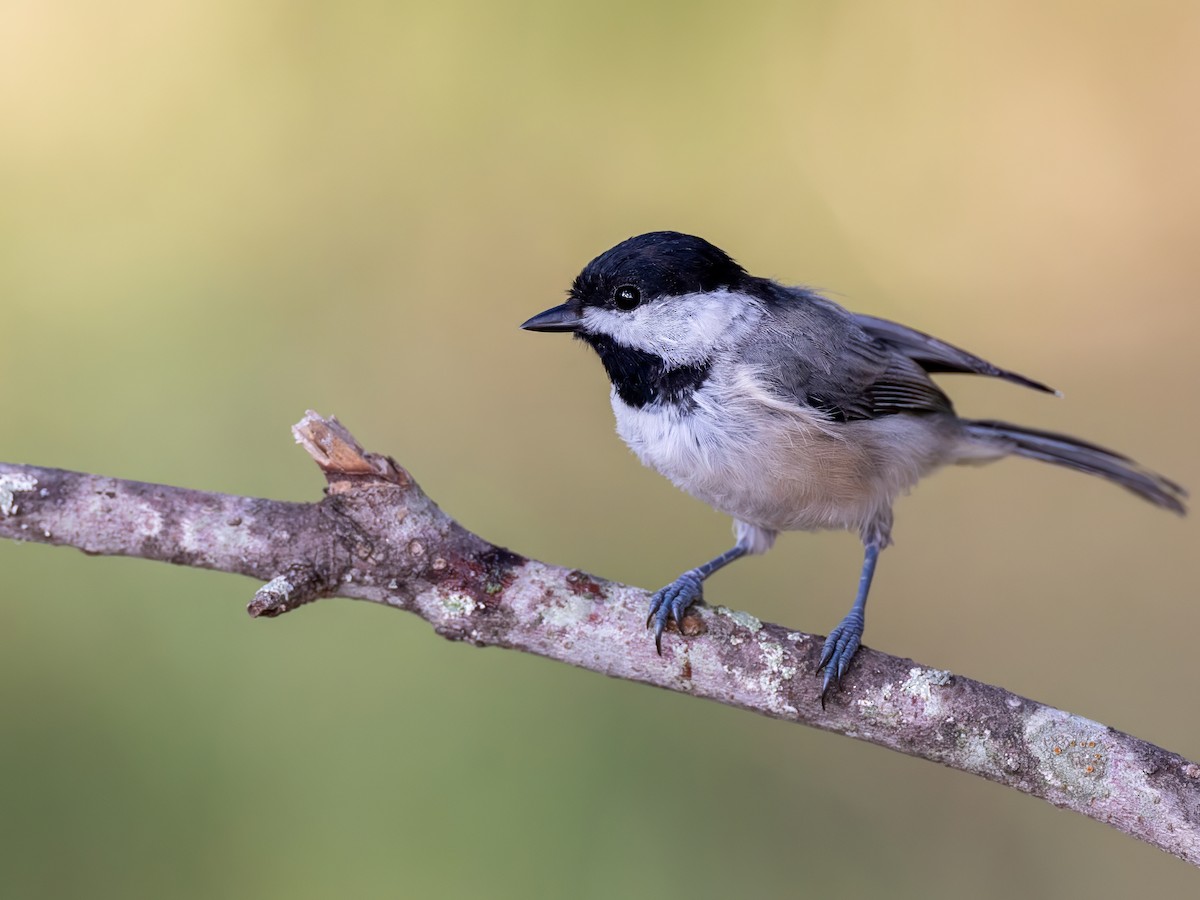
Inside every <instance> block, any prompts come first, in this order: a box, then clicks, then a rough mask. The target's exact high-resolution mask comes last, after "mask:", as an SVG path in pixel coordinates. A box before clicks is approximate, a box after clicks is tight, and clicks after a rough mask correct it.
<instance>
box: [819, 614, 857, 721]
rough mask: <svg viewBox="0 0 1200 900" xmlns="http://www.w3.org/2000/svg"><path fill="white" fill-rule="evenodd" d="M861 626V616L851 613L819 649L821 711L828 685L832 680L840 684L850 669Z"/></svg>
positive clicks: (823, 706)
mask: <svg viewBox="0 0 1200 900" xmlns="http://www.w3.org/2000/svg"><path fill="white" fill-rule="evenodd" d="M863 625H864V622H863V618H862V615H861V614H858V613H856V612H854V611H851V613H850V614H849V615H848V616H846V618H844V619H842V621H841V622H840V623H839V624H838V627H837V628H835V629H833V631H831V632H829V637H827V638H826V639H825V646H824V647H823V648H822V649H821V662H820V663H819V664H818V665H817V671H818V672H820V671H821V670H824V671H825V678H824V680H823V681H822V682H821V709H824V708H825V695H826V694H827V693H829V686H830V684H832V683H833V681H834V679H836V680H837V683H838V684H839V685H840V684H841V683H842V676H843V675H845V674H846V670H847V669H848V668H849V667H850V660H852V659H853V658H854V654H855V653H857V652H858V647H859V642H860V640H861V639H862V633H863Z"/></svg>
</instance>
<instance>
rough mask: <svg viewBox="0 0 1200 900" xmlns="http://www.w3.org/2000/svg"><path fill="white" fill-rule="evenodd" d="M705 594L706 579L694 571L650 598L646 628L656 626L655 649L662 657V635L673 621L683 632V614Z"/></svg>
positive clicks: (683, 575) (684, 574)
mask: <svg viewBox="0 0 1200 900" xmlns="http://www.w3.org/2000/svg"><path fill="white" fill-rule="evenodd" d="M703 594H704V579H703V578H701V577H700V575H699V573H697V572H696V571H695V570H694V569H693V570H690V571H687V572H684V573H683V574H682V575H680V576H679V577H678V578H676V579H675V580H674V581H672V582H671V583H670V584H668V585H667V586H666V587H664V588H660V589H659V590H657V591H655V592H654V595H653V596H652V597H651V598H650V615H649V616H647V617H646V627H647V628H649V627H650V626H651V625H653V626H654V647H655V649H656V650H658V655H659V656H662V633H663V629H664V628H666V627H667V623H668V622H670V621H671V620H672V619H673V620H674V621H675V624H676V625H678V626H680V631H682V630H683V628H682V623H683V614H684V613H685V612H686V611H687V608H688V607H689V606H691V605H692V604H693V603H696V602H698V601H700V600H701V598H702V596H703Z"/></svg>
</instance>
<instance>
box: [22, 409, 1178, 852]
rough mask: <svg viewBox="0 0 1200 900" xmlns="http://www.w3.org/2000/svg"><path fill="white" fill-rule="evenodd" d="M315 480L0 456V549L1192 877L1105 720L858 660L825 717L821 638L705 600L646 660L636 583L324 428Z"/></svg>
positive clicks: (948, 677)
mask: <svg viewBox="0 0 1200 900" xmlns="http://www.w3.org/2000/svg"><path fill="white" fill-rule="evenodd" d="M293 431H294V433H295V435H296V439H297V441H298V442H299V443H300V444H301V445H302V446H303V447H304V448H305V450H306V451H308V453H309V454H310V455H311V456H312V457H313V459H314V460H315V461H316V462H317V464H318V465H319V466H320V467H321V469H322V470H323V471H324V473H325V476H326V480H327V482H328V486H327V488H326V495H325V497H324V499H322V500H320V501H319V502H315V503H287V502H283V501H277V500H262V499H256V498H250V497H233V496H227V495H223V494H213V493H205V492H201V491H193V490H188V489H185V488H176V487H168V486H165V485H155V484H144V483H141V482H135V481H124V480H120V479H113V478H104V477H101V476H97V475H86V474H81V473H77V472H67V471H63V470H60V469H46V468H39V467H36V466H21V465H10V464H0V537H4V538H9V539H12V540H18V541H36V542H38V543H44V544H57V545H64V546H71V547H77V548H78V549H80V550H82V551H83V552H85V553H89V554H97V555H107V556H137V557H143V558H146V559H156V560H161V561H163V562H170V563H175V564H177V565H185V566H193V567H198V568H204V569H214V570H217V571H222V572H236V573H239V574H242V575H249V576H251V577H252V578H256V579H258V580H260V581H262V582H264V585H263V587H261V588H260V589H259V590H258V591H257V593H256V594H255V595H254V598H253V599H252V600H251V601H250V603H249V606H248V611H249V613H250V615H252V616H256V617H272V616H277V615H281V614H282V613H285V612H289V611H291V610H293V609H295V608H296V607H298V606H300V605H302V604H304V603H308V602H312V601H314V600H317V599H319V598H322V597H334V596H338V597H351V598H354V599H358V600H370V601H372V602H375V603H383V604H385V605H388V606H394V607H397V608H399V609H404V610H408V611H410V612H413V613H416V614H417V615H419V616H420V617H421V618H423V619H425V620H426V621H427V622H429V623H430V624H431V625H432V626H433V628H434V630H435V631H437V633H438V634H440V635H442V636H443V637H445V638H448V639H450V640H456V641H469V642H471V643H473V644H475V645H477V646H481V647H483V646H497V647H506V648H510V649H514V650H521V651H524V652H527V653H536V654H538V655H540V656H546V657H549V658H551V659H557V660H560V661H562V662H566V663H570V664H572V665H575V666H579V667H581V668H585V669H592V670H594V671H597V672H602V673H604V674H606V675H611V676H613V677H616V678H625V679H629V680H632V681H640V682H644V683H646V684H652V685H656V686H658V687H662V688H667V689H668V690H673V691H678V692H680V693H685V694H692V695H694V696H697V697H704V698H706V699H709V700H716V701H718V702H721V703H726V704H729V705H731V706H737V707H741V708H743V709H748V710H753V711H754V712H758V713H762V714H764V715H768V716H772V717H774V718H777V719H785V720H788V721H791V722H799V723H803V724H806V725H811V726H814V727H816V728H822V729H824V730H826V731H833V732H837V733H839V734H844V735H847V736H849V737H854V738H858V739H860V740H864V741H869V742H871V743H874V744H879V745H881V746H884V747H889V748H891V749H893V750H898V751H900V752H902V753H907V754H909V755H912V756H919V757H923V758H925V759H930V760H934V761H935V762H940V763H942V764H944V765H947V766H950V767H952V768H955V769H961V770H962V771H965V772H971V773H973V774H976V775H980V776H982V777H984V778H987V779H989V780H990V781H995V782H997V783H999V784H1004V785H1008V786H1009V787H1013V788H1016V789H1017V790H1020V791H1023V792H1025V793H1027V794H1032V795H1033V796H1035V797H1040V798H1042V799H1043V800H1046V801H1048V802H1050V803H1053V804H1054V805H1055V806H1059V807H1062V808H1065V809H1072V810H1075V811H1076V812H1079V813H1082V814H1083V815H1086V816H1089V817H1091V818H1093V819H1097V820H1098V821H1101V822H1105V823H1107V824H1109V825H1111V826H1113V827H1114V828H1117V829H1118V830H1120V831H1123V832H1125V833H1127V834H1130V835H1133V836H1134V837H1136V838H1139V839H1141V840H1143V841H1146V842H1148V843H1150V844H1153V845H1154V846H1156V847H1159V848H1161V849H1163V850H1166V851H1167V852H1168V853H1172V854H1174V855H1175V856H1178V857H1180V858H1182V859H1185V860H1187V861H1188V862H1190V863H1192V864H1193V865H1197V866H1200V766H1198V765H1196V764H1195V763H1193V762H1190V761H1188V760H1186V759H1184V758H1182V757H1180V756H1178V755H1177V754H1174V753H1170V752H1168V751H1166V750H1163V749H1162V748H1160V747H1156V746H1154V745H1153V744H1150V743H1147V742H1146V741H1143V740H1140V739H1138V738H1135V737H1133V736H1131V735H1128V734H1124V733H1122V732H1120V731H1117V730H1115V729H1113V728H1109V727H1108V726H1106V725H1102V724H1100V723H1098V722H1093V721H1090V720H1088V719H1084V718H1081V717H1080V716H1075V715H1072V714H1071V713H1068V712H1064V711H1062V710H1058V709H1054V708H1052V707H1049V706H1045V705H1043V704H1040V703H1037V702H1036V701H1033V700H1029V699H1026V698H1024V697H1019V696H1017V695H1016V694H1012V693H1009V692H1008V691H1005V690H1003V689H1002V688H999V687H994V686H992V685H987V684H982V683H980V682H977V681H972V680H970V679H968V678H963V677H961V676H958V675H952V674H950V673H949V672H943V671H939V670H936V669H930V668H927V667H924V666H920V665H917V664H916V663H914V662H913V661H912V660H908V659H899V658H897V657H893V656H888V655H887V654H884V653H880V652H878V651H875V650H871V649H868V648H865V647H864V648H863V649H861V650H860V651H859V652H858V654H857V656H855V658H854V661H853V663H852V664H851V666H850V671H849V672H848V673H847V675H846V677H845V679H844V680H843V683H842V687H841V690H840V691H837V692H835V693H834V694H833V695H832V696H831V697H830V698H829V703H828V708H827V709H825V710H822V708H821V704H820V696H819V695H820V683H821V682H820V680H819V679H818V678H817V677H816V666H817V663H818V660H819V657H820V650H821V645H822V640H821V638H820V637H818V636H814V635H810V634H804V633H801V632H795V631H790V630H788V629H785V628H783V627H781V626H779V625H771V624H767V623H763V622H760V621H759V620H758V619H755V618H754V617H753V616H750V615H748V614H746V613H741V612H734V611H732V610H729V609H726V608H724V607H715V608H710V607H700V608H697V609H693V610H692V611H690V612H689V613H688V615H687V616H686V617H685V618H684V622H683V632H684V636H683V637H680V636H679V635H678V634H677V633H675V631H674V626H672V635H671V636H670V637H669V639H668V640H666V641H664V643H663V655H662V656H661V657H659V656H657V655H656V654H655V652H654V642H653V641H651V640H649V639H648V638H647V636H646V632H645V629H644V627H643V626H644V621H645V611H646V604H647V601H648V598H647V595H646V593H645V592H644V591H641V590H638V589H636V588H631V587H626V586H624V585H620V584H616V583H614V582H609V581H605V580H603V579H600V578H595V577H593V576H591V575H587V574H585V573H583V572H579V571H572V570H568V569H564V568H560V567H557V566H550V565H546V564H544V563H540V562H537V561H535V560H530V559H526V558H524V557H522V556H519V555H518V554H516V553H513V552H511V551H509V550H506V549H504V548H502V547H497V546H495V545H494V544H491V543H489V542H487V541H485V540H484V539H482V538H480V537H479V536H477V535H475V534H472V533H471V532H469V531H467V530H466V529H464V528H463V527H462V526H460V525H459V524H458V523H456V522H454V521H453V520H452V519H450V518H449V517H448V516H447V515H445V514H444V513H443V512H442V511H441V510H440V509H439V508H438V507H437V506H436V504H434V503H433V501H432V500H430V499H429V498H428V497H427V496H426V495H425V493H424V492H423V491H422V490H421V489H420V487H418V486H417V484H416V482H415V481H413V479H412V478H411V477H410V476H409V475H408V473H407V472H405V471H404V469H402V468H401V467H400V466H399V465H397V464H396V463H395V461H394V460H392V459H390V458H388V457H385V456H379V455H376V454H372V453H367V452H366V451H364V450H363V449H362V448H361V447H360V446H359V445H358V444H357V442H356V441H355V440H354V438H353V437H352V436H351V435H350V434H349V432H347V431H346V430H345V429H344V428H343V427H342V426H341V425H340V424H339V423H338V422H337V420H336V419H329V420H326V419H322V418H321V417H320V416H318V415H316V414H315V413H311V412H310V413H309V414H308V415H306V416H305V418H304V419H303V420H302V421H301V422H300V423H299V424H298V425H296V426H295V428H294V429H293Z"/></svg>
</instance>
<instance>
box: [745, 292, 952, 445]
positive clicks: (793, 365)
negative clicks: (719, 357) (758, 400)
mask: <svg viewBox="0 0 1200 900" xmlns="http://www.w3.org/2000/svg"><path fill="white" fill-rule="evenodd" d="M770 317H771V321H770V324H769V325H767V326H765V327H763V328H762V329H760V331H759V332H758V334H757V335H756V336H755V338H754V339H753V341H752V342H750V343H749V344H748V345H747V346H746V347H744V348H743V358H744V360H745V361H746V362H747V363H748V364H749V365H751V366H752V367H753V368H754V369H755V371H756V372H757V373H759V377H760V378H761V379H762V381H763V383H764V385H765V386H766V387H767V388H768V389H769V390H771V391H772V392H773V393H775V394H776V395H777V396H780V397H782V398H784V399H787V400H789V401H792V402H798V403H800V404H802V405H804V406H809V407H813V408H816V409H819V410H821V411H823V412H825V413H827V414H828V415H829V416H830V418H832V419H834V420H835V421H841V422H849V421H855V420H862V419H876V418H880V417H882V416H890V415H896V414H898V413H951V414H952V413H953V412H954V407H953V405H952V404H951V403H950V399H949V398H948V397H947V396H946V395H945V394H944V393H942V391H941V389H939V388H938V386H937V385H936V384H934V383H933V381H932V380H931V379H930V378H929V375H928V374H927V373H926V371H925V369H924V368H923V367H922V366H921V365H920V364H919V363H918V362H917V361H916V360H914V359H913V358H912V357H910V356H908V355H907V354H905V353H904V352H902V351H901V350H900V349H899V348H896V347H893V346H892V345H891V344H889V343H887V342H885V341H882V340H880V339H879V338H877V337H875V336H874V335H872V334H871V333H870V332H869V331H868V330H867V329H865V328H864V327H863V326H862V325H861V324H860V323H859V322H858V321H857V320H856V317H854V316H853V315H851V314H850V313H849V312H847V311H846V310H844V309H842V308H841V307H840V306H838V305H837V304H835V303H832V302H830V301H828V300H825V299H824V298H823V297H819V296H818V295H816V294H811V293H809V292H807V291H801V290H799V289H791V290H789V292H788V296H787V298H786V299H785V300H784V301H783V302H781V303H777V304H772V307H771V311H770Z"/></svg>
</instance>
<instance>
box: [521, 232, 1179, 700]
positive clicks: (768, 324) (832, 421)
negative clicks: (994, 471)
mask: <svg viewBox="0 0 1200 900" xmlns="http://www.w3.org/2000/svg"><path fill="white" fill-rule="evenodd" d="M521 327H522V328H523V329H525V330H527V331H541V332H569V333H572V334H574V336H575V337H576V338H577V339H579V340H581V341H582V342H583V343H585V344H587V345H588V346H590V347H591V348H592V349H593V350H594V351H595V352H596V353H597V355H598V356H599V357H600V362H601V363H602V364H603V366H604V370H605V372H606V373H607V375H608V378H609V381H610V383H611V401H612V408H613V412H614V415H615V417H616V427H617V433H618V434H619V435H620V437H621V438H622V439H623V440H624V441H625V443H626V444H627V445H628V446H629V447H630V449H632V450H633V452H634V454H635V455H636V456H637V457H638V458H639V459H640V460H641V462H642V463H643V464H645V465H647V466H649V467H650V468H652V469H654V470H656V471H657V472H659V473H660V474H662V475H664V476H665V477H666V478H667V479H669V480H670V481H671V482H673V483H674V484H675V485H676V486H677V487H679V488H680V489H682V490H683V491H685V492H687V493H688V494H691V495H692V496H693V497H696V498H698V499H699V500H701V501H703V502H704V503H706V504H708V505H709V506H710V507H712V508H714V509H716V510H718V511H720V512H722V513H724V514H726V515H728V516H731V517H732V518H733V520H734V534H735V537H736V541H735V543H734V546H733V547H732V548H730V549H729V550H726V551H725V552H724V553H721V554H720V555H718V556H716V557H714V558H712V559H710V560H708V561H707V562H705V563H703V564H702V565H699V566H697V567H695V568H693V569H689V570H688V571H686V572H684V573H683V574H681V575H680V576H679V577H678V578H676V579H675V580H674V581H672V582H671V583H670V584H668V585H666V586H665V587H663V588H661V589H659V590H658V591H655V592H654V593H653V594H652V595H651V599H650V609H649V616H648V618H647V620H646V626H647V628H649V627H651V626H653V628H654V642H655V648H656V650H657V652H658V653H659V655H661V654H662V638H663V631H664V630H665V629H666V628H667V625H668V623H669V622H671V621H674V622H675V623H676V625H677V626H678V625H680V624H681V623H682V621H683V617H684V613H685V612H686V611H687V609H688V607H689V606H691V605H692V604H693V603H697V602H700V601H702V598H703V585H704V582H705V580H706V579H707V578H708V577H709V576H711V575H712V574H713V573H714V572H716V571H718V570H719V569H722V568H724V567H725V566H727V565H729V564H730V563H732V562H733V561H734V560H736V559H740V558H741V557H743V556H748V555H754V554H760V553H765V552H766V551H767V550H769V549H770V548H771V546H772V545H773V544H774V542H775V539H776V537H777V535H778V534H779V533H780V532H783V531H817V530H824V529H835V530H836V529H845V530H849V531H852V532H856V533H857V534H858V536H859V538H860V539H861V541H862V544H863V562H862V567H861V570H860V573H859V580H858V589H857V591H856V593H855V596H854V601H853V604H852V605H851V608H850V611H849V612H848V613H847V614H846V616H845V617H844V618H843V619H842V620H841V622H840V623H839V624H838V625H837V626H836V627H835V628H834V629H833V630H832V631H831V632H830V634H829V636H828V638H827V639H826V640H825V642H824V644H823V645H822V651H821V657H820V661H819V664H818V666H817V672H818V673H821V672H822V671H823V672H824V679H823V682H822V685H821V705H822V707H824V705H825V697H826V694H827V693H828V692H829V690H830V687H831V684H832V683H833V682H834V681H836V682H837V683H838V684H839V685H840V683H841V681H842V678H843V676H844V675H845V674H846V671H847V668H848V666H849V665H850V662H851V660H852V659H853V658H854V655H855V653H856V652H857V650H858V648H859V646H860V643H861V640H862V636H863V630H864V627H865V615H866V604H867V595H868V594H869V593H870V589H871V581H872V579H873V578H874V575H875V567H876V563H877V561H878V558H879V554H880V552H881V551H883V550H884V549H885V548H886V547H887V546H888V545H889V544H890V543H891V541H892V505H893V503H894V502H895V500H896V498H897V497H898V496H900V495H901V494H904V493H907V492H908V491H909V490H910V489H911V488H912V487H914V486H915V485H916V483H917V482H918V481H919V480H920V479H921V478H923V477H925V476H926V475H929V474H931V473H932V472H934V471H936V470H937V469H939V468H941V467H943V466H947V465H952V464H979V463H987V462H991V461H994V460H999V459H1002V458H1004V457H1007V456H1019V457H1025V458H1028V459H1034V460H1040V461H1042V462H1047V463H1051V464H1053V465H1057V466H1063V467H1065V468H1068V469H1074V470H1076V471H1079V472H1086V473H1088V474H1091V475H1097V476H1099V477H1101V478H1105V479H1107V480H1109V481H1111V482H1114V483H1115V484H1118V485H1120V486H1121V487H1124V488H1126V489H1128V490H1130V491H1132V492H1133V493H1135V494H1137V495H1138V496H1139V497H1141V498H1143V499H1144V500H1148V501H1149V502H1151V503H1153V504H1155V505H1157V506H1160V507H1163V508H1165V509H1168V510H1171V511H1172V512H1175V513H1178V514H1180V515H1185V514H1186V511H1187V508H1186V505H1185V500H1186V498H1187V491H1186V490H1184V488H1183V487H1181V486H1180V485H1178V484H1176V483H1175V482H1173V481H1171V480H1170V479H1168V478H1166V477H1164V476H1162V475H1159V474H1157V473H1155V472H1153V471H1151V470H1149V469H1147V468H1145V467H1143V466H1141V465H1139V464H1138V463H1136V462H1134V461H1133V460H1131V459H1130V458H1129V457H1127V456H1124V455H1122V454H1119V453H1116V452H1114V451H1112V450H1108V449H1106V448H1104V447H1101V446H1099V445H1097V444H1093V443H1089V442H1087V441H1082V440H1079V439H1077V438H1074V437H1070V436H1068V435H1064V434H1057V433H1054V432H1051V431H1043V430H1040V429H1035V428H1026V427H1023V426H1020V425H1011V424H1008V423H1006V422H1000V421H995V420H991V419H968V418H963V417H961V416H959V415H958V414H957V412H955V409H954V405H953V404H952V403H951V401H950V398H949V397H948V396H947V395H946V394H945V393H944V392H943V391H942V389H941V388H940V387H939V386H938V385H937V384H936V383H935V382H934V381H933V379H932V378H931V376H933V375H942V374H948V373H965V374H973V375H983V376H987V377H991V378H998V379H1001V380H1003V381H1007V382H1010V383H1012V384H1016V385H1020V386H1022V387H1026V388H1030V389H1032V390H1035V391H1040V392H1043V393H1047V394H1055V395H1057V394H1058V392H1057V391H1055V390H1054V389H1053V388H1051V387H1049V386H1047V385H1045V384H1043V383H1042V382H1039V381H1035V380H1034V379H1032V378H1027V377H1025V376H1024V375H1019V374H1017V373H1016V372H1012V371H1009V370H1006V369H1002V368H999V367H998V366H995V365H993V364H992V363H990V362H987V361H986V360H984V359H982V358H980V357H978V356H975V355H974V354H972V353H968V352H967V351H965V350H962V349H960V348H958V347H956V346H954V345H952V344H949V343H946V342H945V341H942V340H939V339H938V338H935V337H932V336H930V335H928V334H926V333H924V332H921V331H917V330H916V329H913V328H909V327H907V326H905V325H901V324H899V323H897V322H892V321H889V320H887V319H882V318H878V317H876V316H871V315H862V314H856V313H852V312H850V311H848V310H847V309H845V308H843V307H842V306H840V305H839V304H837V303H835V302H833V301H832V300H830V299H828V298H827V297H825V296H822V295H821V294H820V293H818V292H816V291H814V290H811V289H809V288H806V287H797V286H788V285H784V284H781V283H779V282H777V281H775V280H772V279H770V278H762V277H756V276H754V275H751V274H749V273H748V272H747V271H746V270H745V269H744V268H743V267H742V266H741V265H739V264H738V263H737V262H736V261H735V260H734V259H733V258H732V257H731V256H730V255H729V254H727V253H726V252H725V251H723V250H721V249H719V248H718V247H716V246H714V245H713V244H711V243H709V242H708V241H706V240H704V239H703V238H700V237H696V236H694V235H689V234H683V233H680V232H675V231H655V232H650V233H647V234H640V235H637V236H635V237H631V238H629V239H627V240H624V241H622V242H621V243H619V244H617V245H616V246H614V247H612V248H611V249H609V250H606V251H605V252H604V253H601V254H600V255H599V256H597V257H596V258H595V259H593V260H592V261H591V262H589V263H588V264H587V266H585V267H584V269H583V271H582V272H580V274H579V275H578V277H576V278H575V280H574V282H573V283H572V285H571V287H570V290H569V291H568V293H567V300H566V302H565V303H562V304H560V305H558V306H554V307H552V308H550V309H547V310H545V311H544V312H541V313H538V314H537V315H535V316H533V317H532V318H530V319H529V320H527V321H526V322H524V323H523V324H522V325H521ZM681 634H682V630H681Z"/></svg>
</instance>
